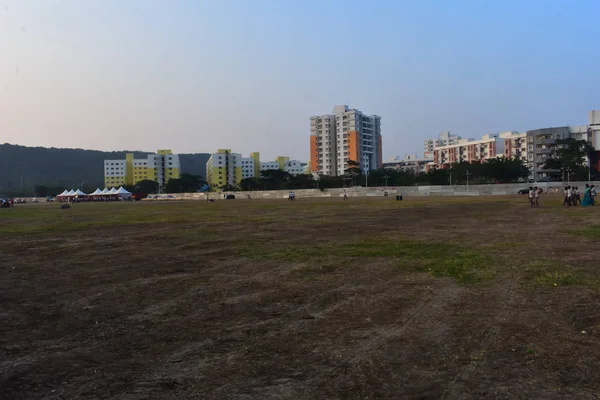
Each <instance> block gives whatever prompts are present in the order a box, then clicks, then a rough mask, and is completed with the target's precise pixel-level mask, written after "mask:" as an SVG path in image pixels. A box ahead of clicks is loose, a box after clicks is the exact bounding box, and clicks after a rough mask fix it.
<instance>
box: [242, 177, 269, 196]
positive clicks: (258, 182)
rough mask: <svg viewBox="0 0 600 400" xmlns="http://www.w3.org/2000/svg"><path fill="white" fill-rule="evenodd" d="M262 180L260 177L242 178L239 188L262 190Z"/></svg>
mask: <svg viewBox="0 0 600 400" xmlns="http://www.w3.org/2000/svg"><path fill="white" fill-rule="evenodd" d="M263 187H264V182H263V181H262V179H261V178H257V177H254V178H244V179H242V180H241V181H240V188H241V189H242V190H244V191H247V192H248V191H250V190H262V188H263Z"/></svg>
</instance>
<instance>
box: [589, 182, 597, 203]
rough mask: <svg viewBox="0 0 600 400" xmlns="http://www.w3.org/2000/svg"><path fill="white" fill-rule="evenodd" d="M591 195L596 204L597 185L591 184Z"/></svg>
mask: <svg viewBox="0 0 600 400" xmlns="http://www.w3.org/2000/svg"><path fill="white" fill-rule="evenodd" d="M590 196H591V197H592V205H594V204H596V187H595V186H594V185H592V186H590Z"/></svg>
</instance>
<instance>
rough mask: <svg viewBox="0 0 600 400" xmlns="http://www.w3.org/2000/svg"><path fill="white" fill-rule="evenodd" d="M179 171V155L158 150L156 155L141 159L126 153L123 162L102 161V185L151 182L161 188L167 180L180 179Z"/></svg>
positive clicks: (169, 151)
mask: <svg viewBox="0 0 600 400" xmlns="http://www.w3.org/2000/svg"><path fill="white" fill-rule="evenodd" d="M180 169H181V166H180V163H179V155H177V154H173V152H172V151H171V150H158V151H157V152H156V154H149V155H148V156H147V157H146V158H142V159H136V158H134V157H133V154H131V153H128V154H126V155H125V159H124V160H104V185H105V186H106V187H111V186H112V187H114V186H121V185H135V184H136V183H138V182H139V181H143V180H151V181H155V182H158V185H159V188H162V187H163V186H165V185H166V184H167V182H168V181H169V179H177V178H179V177H180Z"/></svg>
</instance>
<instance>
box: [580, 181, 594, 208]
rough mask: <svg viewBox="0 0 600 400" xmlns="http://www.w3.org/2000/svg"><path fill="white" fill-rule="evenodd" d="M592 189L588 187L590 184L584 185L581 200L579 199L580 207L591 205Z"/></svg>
mask: <svg viewBox="0 0 600 400" xmlns="http://www.w3.org/2000/svg"><path fill="white" fill-rule="evenodd" d="M592 202H593V200H592V189H591V188H590V185H588V184H586V185H585V190H584V192H583V200H582V201H581V206H582V207H587V206H591V205H592Z"/></svg>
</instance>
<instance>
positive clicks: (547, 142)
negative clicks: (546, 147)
mask: <svg viewBox="0 0 600 400" xmlns="http://www.w3.org/2000/svg"><path fill="white" fill-rule="evenodd" d="M535 142H536V143H537V144H556V139H542V138H538V139H537V140H536V141H535Z"/></svg>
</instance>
